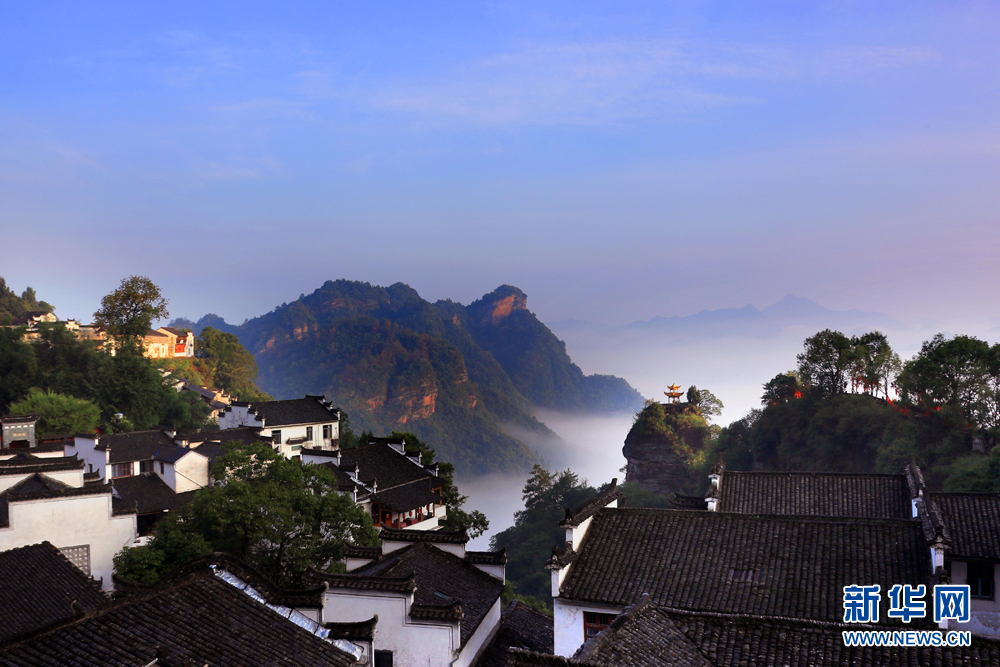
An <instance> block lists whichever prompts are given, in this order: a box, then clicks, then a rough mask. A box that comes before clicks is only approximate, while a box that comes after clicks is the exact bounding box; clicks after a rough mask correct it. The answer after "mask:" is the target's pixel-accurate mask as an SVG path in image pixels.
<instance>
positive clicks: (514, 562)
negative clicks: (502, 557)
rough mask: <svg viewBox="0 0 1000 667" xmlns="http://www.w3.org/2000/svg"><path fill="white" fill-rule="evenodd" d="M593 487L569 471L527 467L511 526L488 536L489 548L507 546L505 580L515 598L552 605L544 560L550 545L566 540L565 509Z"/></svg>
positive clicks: (587, 495) (583, 499) (588, 494)
mask: <svg viewBox="0 0 1000 667" xmlns="http://www.w3.org/2000/svg"><path fill="white" fill-rule="evenodd" d="M596 493H597V490H596V489H594V488H592V487H590V486H588V485H587V482H586V480H581V479H580V478H579V477H578V476H577V475H576V473H574V472H572V471H570V470H563V471H561V472H550V471H548V470H546V469H545V468H543V467H542V466H540V465H535V466H534V467H533V468H532V470H531V476H530V477H528V480H527V482H526V483H525V485H524V492H523V495H522V499H523V500H524V509H523V510H519V511H518V512H516V513H515V514H514V525H513V526H511V527H510V528H508V529H506V530H504V531H501V532H499V533H497V534H496V535H494V536H493V537H492V538H491V539H490V548H491V549H493V550H499V549H504V548H506V549H507V579H508V580H509V581H510V582H511V583H512V585H513V594H514V596H516V597H521V596H524V597H526V598H528V599H527V600H526V602H532V600H531V598H534V599H537V600H541V601H543V602H544V603H545V604H546V605H551V604H552V584H551V578H550V576H549V572H548V570H546V569H545V567H544V566H545V561H546V560H548V559H549V557H550V556H551V555H552V547H554V546H561V545H562V544H563V543H565V541H566V531H565V529H564V528H560V527H559V522H560V521H561V520H562V519H563V518H564V517H565V512H566V508H567V507H570V508H573V507H577V506H579V505H582V504H583V503H584V502H586V501H587V500H588V499H589V498H591V497H592V496H593V495H594V494H596Z"/></svg>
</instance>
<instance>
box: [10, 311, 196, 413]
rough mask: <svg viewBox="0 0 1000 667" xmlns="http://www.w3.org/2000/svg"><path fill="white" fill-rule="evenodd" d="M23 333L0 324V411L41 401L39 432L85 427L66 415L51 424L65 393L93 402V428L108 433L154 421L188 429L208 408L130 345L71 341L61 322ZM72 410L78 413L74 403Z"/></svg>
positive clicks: (71, 335) (33, 404)
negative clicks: (59, 422) (110, 347)
mask: <svg viewBox="0 0 1000 667" xmlns="http://www.w3.org/2000/svg"><path fill="white" fill-rule="evenodd" d="M24 334H25V328H24V327H4V328H0V414H11V412H12V410H13V409H14V408H13V407H12V405H11V404H15V405H17V404H18V402H21V401H25V400H28V399H31V404H30V405H28V404H23V403H22V404H20V405H18V406H17V410H19V411H20V410H27V409H28V408H29V407H31V406H37V407H38V410H39V411H41V410H42V409H43V407H44V406H48V407H46V408H45V410H46V411H47V412H48V414H49V415H50V416H49V418H48V420H46V421H44V422H43V425H42V428H43V431H44V432H52V429H55V432H69V431H70V430H74V429H70V428H68V427H69V426H72V425H75V426H80V427H81V428H79V429H75V430H90V429H89V428H82V426H85V425H86V424H89V423H90V417H89V416H88V417H87V418H86V419H83V420H81V421H79V422H78V421H76V417H75V416H74V417H70V418H69V421H67V422H66V423H65V424H63V425H62V426H66V427H67V428H66V430H63V429H62V427H58V428H57V427H56V426H55V423H56V422H55V421H53V420H54V419H55V412H54V411H55V410H56V407H55V406H56V405H57V404H60V401H63V399H62V398H59V397H65V398H66V399H67V401H68V400H69V399H76V401H87V402H89V403H91V404H92V405H93V406H96V408H97V410H98V412H99V417H98V420H97V425H101V426H104V427H106V428H108V429H109V430H112V431H121V430H133V429H146V428H149V427H151V426H154V425H164V426H172V427H174V428H177V429H183V430H192V429H195V428H198V427H200V426H202V425H203V424H204V423H205V419H206V417H207V415H208V413H209V410H208V408H207V406H205V405H204V403H203V402H202V401H201V400H200V399H199V398H198V397H197V396H195V395H193V394H191V393H188V392H183V393H177V392H176V391H174V390H173V389H172V388H170V387H168V386H166V385H165V384H164V382H163V377H162V375H161V374H160V372H159V371H157V369H156V368H155V367H154V366H153V364H152V363H151V362H150V361H149V360H148V359H146V358H145V357H143V356H142V352H141V350H140V349H139V348H138V347H137V346H136V345H124V346H122V347H120V348H119V349H118V350H116V353H115V354H110V353H109V352H108V351H106V350H104V349H100V348H99V347H98V345H97V343H95V342H93V341H87V340H79V339H77V337H76V336H75V335H73V333H71V332H69V331H67V330H66V328H65V327H64V326H63V325H62V324H61V323H55V324H46V323H42V324H40V325H38V336H37V337H35V338H31V339H28V340H26V339H25V337H24ZM33 390H34V391H33ZM53 394H55V395H58V397H56V396H53ZM40 395H41V396H45V398H41V397H40ZM32 396H33V397H34V398H31V397H32ZM72 405H79V404H78V403H73V404H72ZM63 407H66V408H67V409H69V408H70V403H68V402H65V401H64V402H63ZM29 411H34V408H32V410H29ZM84 412H85V413H86V414H89V415H92V412H89V411H88V410H84ZM73 413H74V415H76V416H79V413H78V412H77V410H76V409H75V408H74V409H73ZM118 415H121V416H120V417H119V416H118ZM90 428H93V426H91V427H90Z"/></svg>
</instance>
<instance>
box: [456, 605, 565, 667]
mask: <svg viewBox="0 0 1000 667" xmlns="http://www.w3.org/2000/svg"><path fill="white" fill-rule="evenodd" d="M554 643H555V639H554V632H553V627H552V617H551V616H548V615H546V614H543V613H542V612H540V611H536V610H535V609H532V608H531V607H529V606H528V605H526V604H524V603H523V602H521V601H520V600H514V601H512V602H511V603H510V604H509V605H507V608H506V609H504V610H503V617H502V618H501V620H500V628H499V629H498V630H497V633H496V634H495V635H494V636H493V639H491V640H490V643H489V645H488V646H487V647H486V649H485V650H483V652H482V653H481V654H480V655H479V657H478V658H477V659H476V661H475V662H474V663H473V666H474V667H506V665H507V658H508V656H509V654H510V650H511V649H512V648H516V649H523V650H527V651H537V652H539V653H552V651H553V646H554Z"/></svg>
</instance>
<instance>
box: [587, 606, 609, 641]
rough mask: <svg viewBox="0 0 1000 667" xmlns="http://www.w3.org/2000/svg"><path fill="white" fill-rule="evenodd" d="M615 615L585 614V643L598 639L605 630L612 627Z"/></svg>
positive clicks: (590, 612)
mask: <svg viewBox="0 0 1000 667" xmlns="http://www.w3.org/2000/svg"><path fill="white" fill-rule="evenodd" d="M614 619H615V615H614V614H602V613H599V612H596V611H585V612H583V641H587V640H589V639H591V638H592V637H596V636H597V635H598V633H599V632H600V631H601V630H603V629H604V628H606V627H608V626H609V625H611V621H613V620H614Z"/></svg>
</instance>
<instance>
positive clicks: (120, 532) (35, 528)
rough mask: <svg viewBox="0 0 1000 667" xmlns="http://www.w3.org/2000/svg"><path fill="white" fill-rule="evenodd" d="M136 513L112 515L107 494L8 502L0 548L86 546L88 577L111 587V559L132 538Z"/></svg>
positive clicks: (133, 536) (0, 549) (130, 543)
mask: <svg viewBox="0 0 1000 667" xmlns="http://www.w3.org/2000/svg"><path fill="white" fill-rule="evenodd" d="M135 534H136V516H135V514H127V515H124V516H112V514H111V494H110V493H103V494H100V495H89V496H76V497H68V498H65V497H64V498H46V499H43V500H30V501H22V502H17V501H14V502H11V503H10V525H9V527H7V528H0V551H6V550H8V549H14V548H17V547H23V546H27V545H29V544H37V543H39V542H43V541H45V540H48V541H49V542H51V543H52V544H54V545H55V546H56V547H57V548H60V549H62V548H65V547H76V546H83V545H88V546H89V547H90V568H91V576H93V577H94V579H103V586H104V590H111V589H112V588H113V585H112V583H111V572H112V569H113V566H112V558H114V556H115V554H117V553H118V552H119V551H121V550H122V547H126V546H131V545H132V543H133V541H134V540H135Z"/></svg>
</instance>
